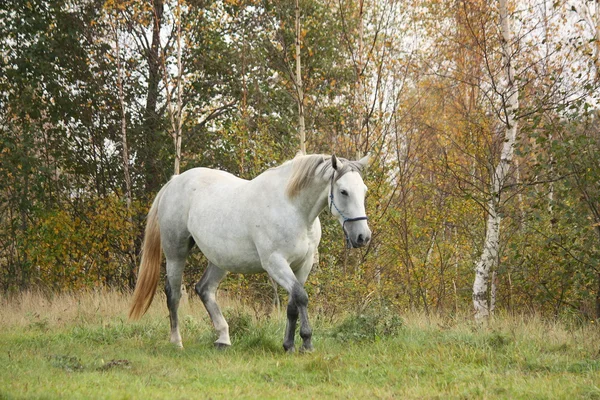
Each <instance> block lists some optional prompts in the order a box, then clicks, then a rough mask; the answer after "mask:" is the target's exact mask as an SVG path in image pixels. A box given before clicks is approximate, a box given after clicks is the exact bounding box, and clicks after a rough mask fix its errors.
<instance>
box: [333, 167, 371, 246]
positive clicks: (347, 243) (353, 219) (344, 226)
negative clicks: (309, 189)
mask: <svg viewBox="0 0 600 400" xmlns="http://www.w3.org/2000/svg"><path fill="white" fill-rule="evenodd" d="M334 177H335V170H334V171H333V174H331V183H330V188H329V212H330V213H331V214H333V213H332V212H331V207H332V206H333V208H335V210H336V211H337V212H338V214H340V216H341V217H342V218H343V219H344V222H343V223H342V230H343V231H344V236H345V237H346V247H347V248H351V247H352V242H351V241H350V237H349V236H348V232H347V231H346V222H356V221H366V220H368V219H369V218H368V217H367V216H366V215H365V216H363V217H354V218H348V217H346V216H345V215H344V213H342V211H341V210H340V209H339V208H338V207H337V206H336V205H335V203H334V201H333V178H334Z"/></svg>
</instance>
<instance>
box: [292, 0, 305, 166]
mask: <svg viewBox="0 0 600 400" xmlns="http://www.w3.org/2000/svg"><path fill="white" fill-rule="evenodd" d="M295 12H296V18H295V32H296V41H295V46H296V74H295V75H294V84H295V86H296V96H297V97H296V101H297V103H298V137H299V139H300V151H301V152H302V154H306V126H305V123H304V87H303V85H302V59H301V55H300V50H301V49H302V25H301V23H300V1H299V0H296V8H295Z"/></svg>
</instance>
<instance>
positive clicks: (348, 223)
mask: <svg viewBox="0 0 600 400" xmlns="http://www.w3.org/2000/svg"><path fill="white" fill-rule="evenodd" d="M349 163H350V162H349ZM352 164H354V166H355V167H358V168H349V167H350V165H345V164H344V163H343V162H342V161H341V160H340V159H338V158H337V157H336V156H335V155H333V156H332V157H331V166H332V167H333V170H334V172H333V174H332V176H331V181H330V187H329V210H330V211H331V213H332V215H333V216H334V217H336V218H337V219H338V221H339V222H340V224H341V225H342V229H343V231H344V235H345V236H346V242H347V245H348V247H363V246H365V245H367V244H368V243H369V241H370V240H371V230H370V229H369V225H368V223H367V216H366V211H365V195H366V193H367V186H366V185H365V183H364V182H363V179H362V171H363V170H364V169H365V168H366V167H367V166H368V164H369V156H366V157H363V158H361V159H360V160H359V161H356V162H352Z"/></svg>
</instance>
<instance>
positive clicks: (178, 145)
mask: <svg viewBox="0 0 600 400" xmlns="http://www.w3.org/2000/svg"><path fill="white" fill-rule="evenodd" d="M177 71H178V74H177V118H176V121H175V127H174V131H175V132H174V135H175V137H174V144H175V163H174V166H173V172H174V174H175V175H179V165H180V163H181V126H182V117H183V115H182V114H183V110H182V108H183V105H182V91H183V85H182V84H181V83H182V82H181V79H182V75H183V70H182V67H181V1H180V0H178V1H177Z"/></svg>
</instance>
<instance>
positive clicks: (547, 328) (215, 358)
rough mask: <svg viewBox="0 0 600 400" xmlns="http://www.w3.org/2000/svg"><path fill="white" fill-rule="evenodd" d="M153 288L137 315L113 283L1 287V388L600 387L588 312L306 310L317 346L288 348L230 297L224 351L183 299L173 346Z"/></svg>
mask: <svg viewBox="0 0 600 400" xmlns="http://www.w3.org/2000/svg"><path fill="white" fill-rule="evenodd" d="M157 300H158V301H155V304H154V305H153V306H152V308H151V310H150V312H149V314H148V315H146V316H145V317H144V318H143V319H142V320H141V321H140V322H136V323H130V322H128V321H127V320H126V318H125V314H126V305H127V298H126V297H125V296H121V295H119V294H116V293H105V294H86V295H84V296H83V297H82V298H81V299H79V298H77V297H76V296H58V297H56V298H54V299H53V300H51V301H49V300H45V299H44V298H43V297H41V296H36V295H25V296H20V297H19V298H15V299H12V300H4V301H3V302H1V303H0V306H1V309H0V321H2V326H0V399H4V398H7V399H13V398H14V399H21V398H28V399H30V398H34V399H35V398H40V399H64V398H67V399H69V398H70V399H77V398H82V399H89V398H98V399H102V398H106V399H162V398H175V399H188V398H202V399H206V398H227V399H231V398H236V399H237V398H261V399H269V398H272V399H280V398H303V399H306V398H369V399H371V398H407V399H411V398H415V399H423V398H426V399H429V398H440V399H447V398H465V399H473V398H500V399H502V398H507V399H515V398H517V399H518V398H523V399H536V398H539V399H548V398H557V399H563V398H569V399H572V398H583V399H590V398H599V399H600V354H599V350H600V341H599V340H598V339H600V333H599V332H598V329H597V328H596V327H595V326H594V324H590V323H588V324H583V325H581V326H578V327H573V328H570V329H567V328H566V327H565V326H563V325H561V324H553V323H547V322H543V321H541V320H540V319H538V318H531V319H529V320H528V319H525V318H508V317H500V318H497V319H496V320H494V321H492V322H490V323H489V324H487V325H485V326H478V325H475V324H474V323H473V322H471V321H470V320H469V319H468V318H456V319H442V318H432V319H428V318H426V317H424V316H423V315H418V314H410V315H404V316H397V315H392V314H390V313H389V312H385V313H377V312H374V311H371V312H366V313H365V314H363V315H361V316H354V317H352V316H343V317H340V318H339V320H334V321H331V320H325V319H324V318H320V316H319V315H314V316H313V318H312V320H313V328H314V345H315V349H316V350H315V352H313V353H310V354H285V353H284V352H283V350H282V348H281V342H282V338H283V329H284V324H285V321H284V316H283V315H278V314H277V313H273V314H271V315H265V314H264V313H261V316H260V318H257V317H256V313H255V312H254V311H252V310H251V309H248V308H244V307H242V306H239V305H236V304H226V306H225V307H224V308H225V309H226V314H227V315H228V317H229V321H230V327H231V333H232V340H233V346H232V348H230V349H228V350H226V351H219V350H215V349H213V347H212V342H213V340H214V339H215V336H214V333H213V331H212V328H211V326H210V322H209V321H208V319H207V317H206V316H205V311H204V310H203V308H202V306H201V305H200V304H198V303H197V302H192V304H189V305H184V306H183V307H182V312H181V324H182V335H183V338H184V346H185V349H183V350H178V349H175V348H173V347H172V346H171V345H170V343H169V342H168V318H167V313H166V306H165V305H164V303H163V301H162V300H163V299H161V298H157Z"/></svg>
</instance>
